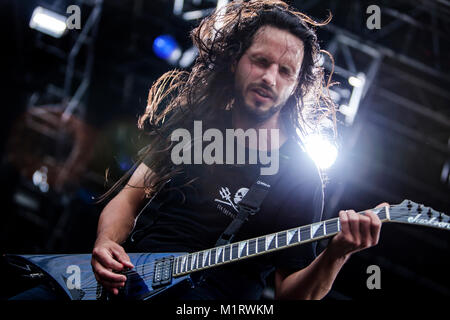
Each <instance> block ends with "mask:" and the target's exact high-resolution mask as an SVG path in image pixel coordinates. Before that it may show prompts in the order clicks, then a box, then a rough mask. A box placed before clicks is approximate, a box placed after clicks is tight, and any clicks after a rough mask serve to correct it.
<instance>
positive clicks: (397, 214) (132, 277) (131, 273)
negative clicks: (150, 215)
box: [84, 206, 405, 291]
mask: <svg viewBox="0 0 450 320" xmlns="http://www.w3.org/2000/svg"><path fill="white" fill-rule="evenodd" d="M390 209H391V210H392V209H394V208H393V206H391V208H390ZM404 215H405V214H404V213H401V212H400V211H399V212H395V211H394V212H391V213H390V216H391V218H399V217H401V216H404ZM337 220H338V218H333V219H329V220H326V221H324V222H332V223H336V222H337ZM300 228H301V227H298V229H300ZM284 231H286V230H283V231H280V232H284ZM277 234H278V233H277ZM245 241H247V243H248V241H249V240H245ZM216 248H219V247H216ZM216 248H211V249H207V250H205V251H211V250H213V249H216ZM224 251H225V250H224ZM187 255H189V254H186V256H187ZM230 255H231V246H230ZM178 257H181V256H177V257H176V258H178ZM232 260H233V258H231V257H230V260H228V261H232ZM155 264H156V262H155V261H152V262H149V263H144V264H141V265H136V266H135V268H133V269H132V270H129V271H126V272H123V273H121V274H123V275H129V276H130V278H128V277H127V281H136V278H140V279H141V280H147V279H149V278H150V277H152V276H153V275H154V271H151V272H149V273H145V272H144V273H142V276H141V275H140V274H137V272H136V271H135V270H136V268H143V267H153V266H154V265H155ZM95 282H97V280H96V279H95V278H94V279H92V280H90V281H88V282H87V283H86V284H85V285H88V284H89V285H91V284H94V283H95ZM84 290H86V291H89V290H97V286H95V287H86V288H84Z"/></svg>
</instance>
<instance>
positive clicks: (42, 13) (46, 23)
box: [30, 7, 67, 38]
mask: <svg viewBox="0 0 450 320" xmlns="http://www.w3.org/2000/svg"><path fill="white" fill-rule="evenodd" d="M30 28H32V29H35V30H38V31H40V32H43V33H45V34H48V35H49V36H52V37H54V38H61V36H62V35H63V34H64V32H65V31H66V29H67V25H66V17H65V16H63V15H60V14H58V13H56V12H53V11H50V10H47V9H45V8H42V7H37V8H36V9H34V11H33V14H32V16H31V20H30Z"/></svg>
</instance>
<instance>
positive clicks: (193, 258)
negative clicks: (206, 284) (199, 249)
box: [191, 253, 198, 270]
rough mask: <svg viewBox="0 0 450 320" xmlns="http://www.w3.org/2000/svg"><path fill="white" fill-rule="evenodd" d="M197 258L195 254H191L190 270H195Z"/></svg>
mask: <svg viewBox="0 0 450 320" xmlns="http://www.w3.org/2000/svg"><path fill="white" fill-rule="evenodd" d="M197 256H198V254H197V253H193V254H192V266H191V269H192V270H194V269H196V268H197Z"/></svg>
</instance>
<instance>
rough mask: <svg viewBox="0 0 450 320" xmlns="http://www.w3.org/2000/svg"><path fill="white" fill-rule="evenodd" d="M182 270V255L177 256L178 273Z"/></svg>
mask: <svg viewBox="0 0 450 320" xmlns="http://www.w3.org/2000/svg"><path fill="white" fill-rule="evenodd" d="M180 272H181V257H178V258H177V273H180Z"/></svg>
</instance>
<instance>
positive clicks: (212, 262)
mask: <svg viewBox="0 0 450 320" xmlns="http://www.w3.org/2000/svg"><path fill="white" fill-rule="evenodd" d="M216 252H217V249H216V248H214V249H211V252H210V256H209V258H210V265H215V264H216V261H217V259H216Z"/></svg>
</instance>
